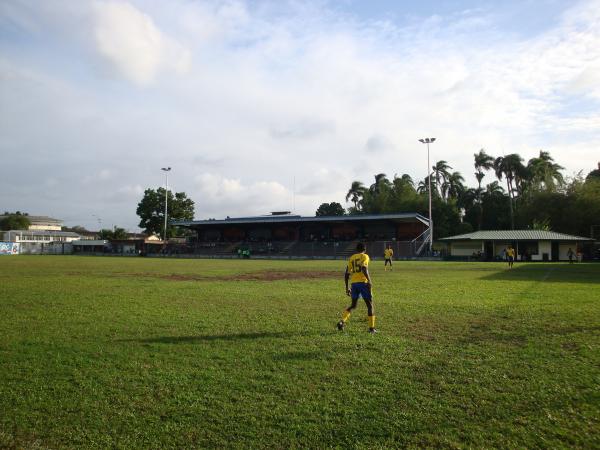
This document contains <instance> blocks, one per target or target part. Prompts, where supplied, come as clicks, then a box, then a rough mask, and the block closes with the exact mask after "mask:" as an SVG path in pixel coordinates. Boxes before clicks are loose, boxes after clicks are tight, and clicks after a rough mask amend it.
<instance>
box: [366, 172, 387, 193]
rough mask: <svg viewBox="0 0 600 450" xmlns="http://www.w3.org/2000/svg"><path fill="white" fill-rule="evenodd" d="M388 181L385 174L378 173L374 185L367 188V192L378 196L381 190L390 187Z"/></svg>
mask: <svg viewBox="0 0 600 450" xmlns="http://www.w3.org/2000/svg"><path fill="white" fill-rule="evenodd" d="M390 184H391V183H390V180H388V178H387V175H386V174H385V173H378V174H377V175H375V183H373V184H372V185H371V187H369V191H371V192H372V193H374V194H375V195H377V194H380V193H381V191H382V190H383V189H385V188H386V187H389V186H390Z"/></svg>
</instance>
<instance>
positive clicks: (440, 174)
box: [431, 160, 452, 198]
mask: <svg viewBox="0 0 600 450" xmlns="http://www.w3.org/2000/svg"><path fill="white" fill-rule="evenodd" d="M431 169H432V170H433V174H434V176H435V185H436V186H437V188H438V190H439V194H440V197H441V198H445V197H444V193H443V191H442V185H443V184H444V183H445V182H446V181H448V177H449V176H450V172H448V169H452V167H450V165H448V163H447V162H446V161H444V160H441V161H438V162H436V163H435V165H434V166H432V167H431Z"/></svg>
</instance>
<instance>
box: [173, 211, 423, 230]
mask: <svg viewBox="0 0 600 450" xmlns="http://www.w3.org/2000/svg"><path fill="white" fill-rule="evenodd" d="M367 220H392V221H398V222H405V221H409V220H418V221H420V222H422V223H423V224H425V225H427V224H428V223H429V221H428V220H427V218H426V217H424V216H422V215H420V214H417V213H396V214H364V215H354V216H315V217H302V216H292V215H269V216H257V217H235V218H227V219H221V220H215V219H211V220H175V221H172V222H171V223H172V224H173V225H179V226H184V227H190V226H198V225H242V224H257V223H268V224H284V223H298V222H308V223H315V222H359V221H367Z"/></svg>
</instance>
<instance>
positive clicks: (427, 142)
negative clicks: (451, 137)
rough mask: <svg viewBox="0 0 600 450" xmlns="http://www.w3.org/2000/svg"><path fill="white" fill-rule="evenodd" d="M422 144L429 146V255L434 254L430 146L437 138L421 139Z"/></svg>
mask: <svg viewBox="0 0 600 450" xmlns="http://www.w3.org/2000/svg"><path fill="white" fill-rule="evenodd" d="M419 142H421V143H422V144H427V184H428V187H427V190H428V191H429V255H430V256H431V255H432V254H433V219H432V218H431V172H430V170H431V169H430V165H429V144H433V143H434V142H435V138H425V139H419Z"/></svg>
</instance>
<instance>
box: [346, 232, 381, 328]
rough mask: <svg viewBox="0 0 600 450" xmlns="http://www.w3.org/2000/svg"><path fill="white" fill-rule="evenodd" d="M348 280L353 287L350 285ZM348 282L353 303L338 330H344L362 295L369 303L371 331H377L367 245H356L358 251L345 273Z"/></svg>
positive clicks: (348, 292) (349, 261)
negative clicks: (366, 251)
mask: <svg viewBox="0 0 600 450" xmlns="http://www.w3.org/2000/svg"><path fill="white" fill-rule="evenodd" d="M348 281H350V283H351V287H348ZM344 282H345V283H346V295H349V296H350V298H351V299H352V304H351V305H350V306H349V307H348V308H346V309H345V310H344V312H343V313H342V320H340V321H339V322H338V324H337V328H338V330H340V331H342V330H343V329H344V326H345V325H346V322H347V321H348V319H349V318H350V314H351V313H352V310H353V309H354V308H356V303H357V302H358V298H359V297H362V298H363V300H364V301H365V303H366V304H367V313H368V315H369V333H376V332H377V330H376V329H375V315H374V314H375V313H374V309H373V296H372V286H373V284H372V283H371V277H370V276H369V255H367V254H366V253H365V245H364V244H362V243H359V244H358V245H357V246H356V253H355V254H354V255H352V256H351V257H350V259H349V260H348V265H347V266H346V273H345V274H344Z"/></svg>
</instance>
